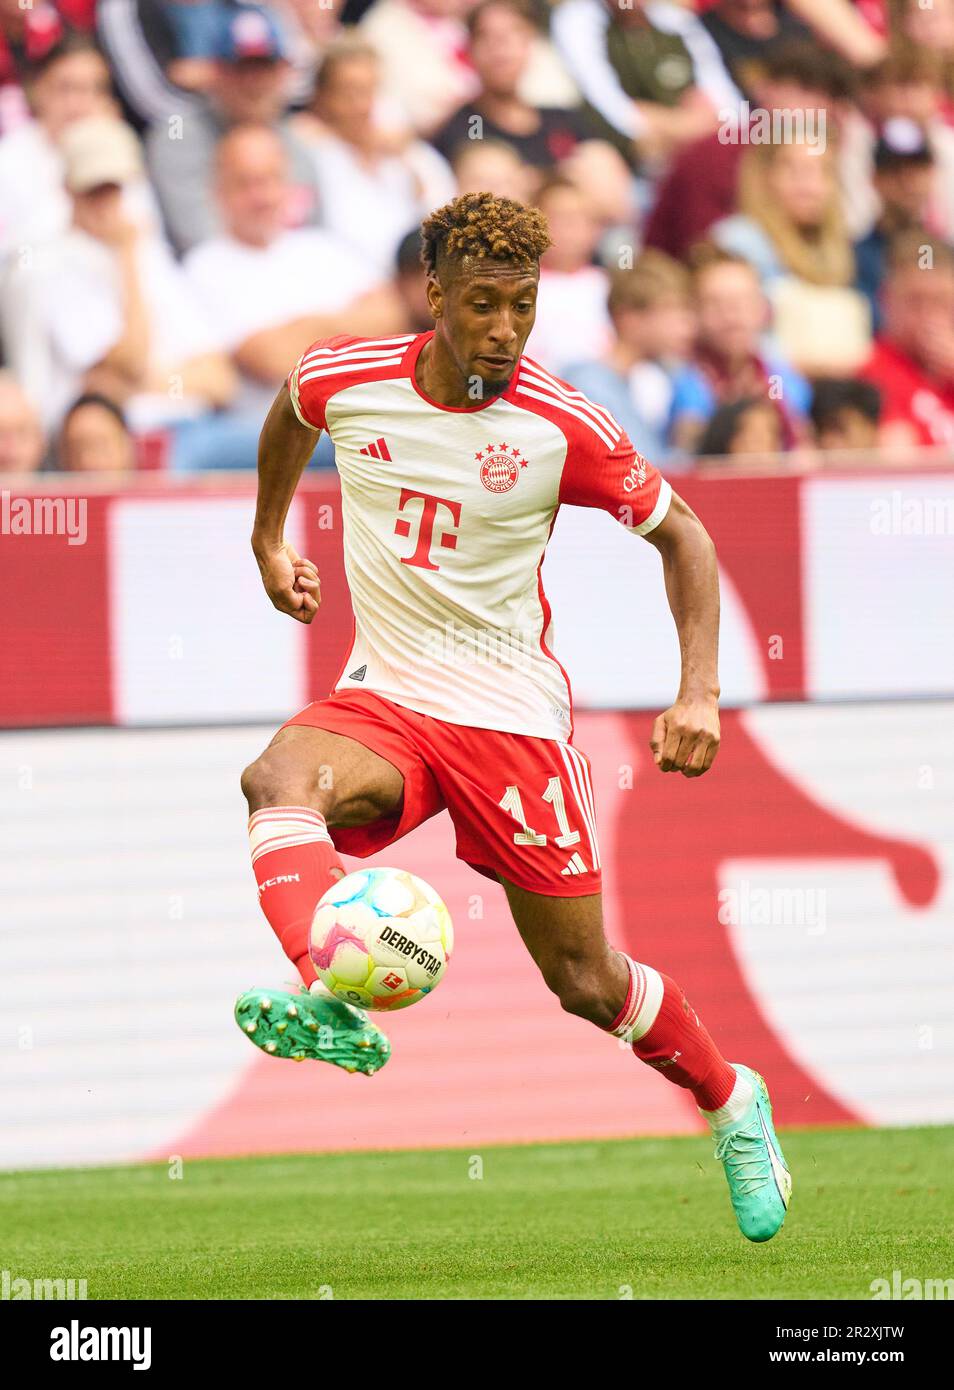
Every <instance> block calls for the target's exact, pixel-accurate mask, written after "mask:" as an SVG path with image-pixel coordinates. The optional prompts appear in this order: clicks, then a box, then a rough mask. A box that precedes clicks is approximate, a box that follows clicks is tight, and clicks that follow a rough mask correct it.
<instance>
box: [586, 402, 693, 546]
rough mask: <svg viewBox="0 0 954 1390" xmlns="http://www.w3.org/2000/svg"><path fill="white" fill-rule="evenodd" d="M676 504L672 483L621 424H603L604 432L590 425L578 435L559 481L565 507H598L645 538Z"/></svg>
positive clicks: (629, 529) (608, 417) (610, 417)
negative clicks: (632, 440) (630, 437)
mask: <svg viewBox="0 0 954 1390" xmlns="http://www.w3.org/2000/svg"><path fill="white" fill-rule="evenodd" d="M606 415H607V419H608V420H612V418H613V417H612V416H611V415H609V413H608V412H606ZM617 431H618V433H617ZM671 501H672V488H671V487H670V485H669V483H667V482H666V479H665V478H664V477H663V476H662V474H661V473H659V472H658V470H657V469H655V468H654V467H653V465H652V464H651V463H650V462H649V461H648V460H647V459H644V458H643V456H642V455H641V454H639V453H637V451H636V449H635V447H634V445H633V444H632V443H631V442H630V439H629V436H628V435H627V434H626V431H625V430H621V429H620V427H619V425H618V424H616V423H615V422H613V424H612V425H611V426H610V425H602V422H601V429H600V431H599V433H597V432H596V431H595V430H593V429H592V428H590V427H588V426H586V427H584V428H582V429H579V430H575V431H574V433H573V436H572V437H571V439H570V445H569V449H568V451H567V457H566V462H565V464H564V465H563V476H562V478H561V480H560V502H561V503H568V504H569V505H570V506H572V507H599V508H600V509H601V510H602V511H604V512H609V513H610V514H611V515H612V516H615V518H616V520H617V521H619V522H620V524H621V525H623V526H625V528H626V529H627V530H628V531H633V532H634V533H635V534H636V535H637V536H645V535H646V534H647V533H648V532H650V531H653V530H655V528H656V527H657V526H658V525H659V523H660V522H661V521H662V520H663V519H664V517H665V515H666V513H667V512H668V510H669V504H670V502H671Z"/></svg>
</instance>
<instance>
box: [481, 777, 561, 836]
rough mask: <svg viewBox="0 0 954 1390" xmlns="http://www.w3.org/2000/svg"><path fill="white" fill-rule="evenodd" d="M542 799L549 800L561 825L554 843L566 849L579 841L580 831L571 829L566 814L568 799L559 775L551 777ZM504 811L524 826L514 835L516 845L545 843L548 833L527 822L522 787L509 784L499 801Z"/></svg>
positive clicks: (558, 823)
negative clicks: (539, 832)
mask: <svg viewBox="0 0 954 1390" xmlns="http://www.w3.org/2000/svg"><path fill="white" fill-rule="evenodd" d="M541 800H543V801H548V802H549V803H550V805H551V806H552V807H553V811H554V814H555V815H556V818H557V825H558V826H559V827H560V834H559V835H557V836H556V837H555V839H554V844H555V845H558V846H559V847H560V849H565V848H566V847H567V846H568V845H575V844H578V843H579V839H580V832H579V831H578V830H571V829H570V822H569V819H568V817H567V814H566V801H565V800H564V796H563V785H562V783H561V781H560V779H559V777H551V778H550V780H549V782H548V783H547V787H546V791H545V792H543V793H542V796H541ZM497 805H498V806H500V807H501V808H502V809H503V810H504V811H507V812H508V814H510V815H511V816H513V818H514V820H515V821H517V822H518V824H519V825H522V826H523V829H522V830H518V831H517V832H516V833H515V834H514V837H513V842H514V844H515V845H545V844H546V842H547V837H546V835H540V834H538V833H537V831H536V830H531V828H530V826H529V825H528V824H527V819H526V816H525V815H524V813H523V799H522V797H521V795H520V788H519V787H516V786H509V787H508V788H507V790H506V791H505V792H504V794H503V796H502V797H501V798H500V800H499V801H498V802H497Z"/></svg>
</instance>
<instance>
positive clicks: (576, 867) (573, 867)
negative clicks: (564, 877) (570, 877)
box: [560, 854, 589, 874]
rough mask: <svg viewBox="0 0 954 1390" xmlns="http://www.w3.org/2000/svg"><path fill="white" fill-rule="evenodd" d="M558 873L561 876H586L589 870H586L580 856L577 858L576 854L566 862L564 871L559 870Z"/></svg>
mask: <svg viewBox="0 0 954 1390" xmlns="http://www.w3.org/2000/svg"><path fill="white" fill-rule="evenodd" d="M560 873H561V874H588V873H589V869H588V868H587V867H586V865H585V864H584V863H583V860H582V859H581V858H580V856H579V855H578V854H573V855H571V856H570V859H569V861H568V863H567V866H566V868H565V869H561V870H560Z"/></svg>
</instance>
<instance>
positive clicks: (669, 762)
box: [559, 387, 719, 777]
mask: <svg viewBox="0 0 954 1390" xmlns="http://www.w3.org/2000/svg"><path fill="white" fill-rule="evenodd" d="M567 390H568V391H569V390H571V388H569V387H567ZM577 398H578V400H579V402H580V405H579V407H578V409H579V411H580V412H581V414H580V418H581V420H582V421H583V424H582V425H580V426H576V427H573V426H571V427H569V428H568V429H567V430H566V433H567V438H568V440H569V447H568V449H567V457H566V462H565V464H564V468H563V474H562V477H561V479H560V490H559V500H560V502H561V503H564V502H568V503H569V504H570V505H571V506H577V507H599V508H601V509H602V510H603V511H607V512H610V513H611V514H612V515H613V516H615V517H616V519H617V521H619V522H621V523H622V525H623V526H625V527H626V529H627V531H629V532H630V533H631V534H633V535H636V536H642V538H643V539H644V540H647V541H649V543H650V544H651V545H654V546H655V547H656V549H657V550H658V551H659V553H660V555H661V556H662V562H663V574H664V576H665V580H666V594H667V596H668V598H669V607H670V608H671V610H672V615H673V617H674V618H675V621H676V629H677V631H678V633H679V650H680V653H681V656H682V676H681V679H680V682H679V693H678V695H677V696H676V700H675V703H674V704H672V705H671V706H670V707H669V709H667V710H666V711H665V712H664V713H663V714H661V715H660V716H659V718H658V719H657V720H656V722H655V723H654V725H653V732H652V738H651V739H650V747H651V748H652V750H653V757H654V758H655V760H656V766H657V767H658V768H659V769H660V770H661V771H662V772H681V773H682V774H683V776H684V777H701V776H702V774H703V773H704V772H708V770H709V768H710V767H711V766H712V762H713V759H714V758H715V755H716V753H717V752H718V750H719V676H718V645H719V572H718V569H717V567H716V558H715V546H714V545H713V544H712V541H711V540H710V539H709V536H708V534H707V532H706V530H705V528H704V526H703V525H702V522H701V521H700V520H699V518H698V517H697V516H696V515H695V514H694V512H692V511H691V509H690V508H689V507H688V506H687V505H686V503H685V502H684V501H683V500H682V498H681V497H679V496H678V495H677V494H676V493H675V492H673V490H672V488H671V486H670V485H669V483H668V482H667V481H666V480H665V478H663V477H662V476H661V474H660V473H659V472H658V471H657V469H655V468H654V467H653V465H652V464H651V463H650V462H649V461H648V459H644V458H643V457H642V455H641V454H639V453H638V452H637V451H636V449H635V448H634V447H633V445H632V443H631V441H630V440H629V438H628V436H627V435H626V433H625V431H624V430H623V429H622V428H621V427H620V425H619V424H618V423H617V422H616V421H615V420H614V419H613V417H612V416H611V415H610V414H609V412H608V411H606V410H605V409H604V408H603V407H601V406H595V405H594V404H593V403H592V402H591V401H588V400H587V399H586V397H584V396H583V395H582V393H580V392H578V393H577ZM575 403H576V401H574V404H575ZM594 419H595V422H596V425H597V426H598V428H596V427H594V426H593V424H592V423H591V422H592V421H593V420H594Z"/></svg>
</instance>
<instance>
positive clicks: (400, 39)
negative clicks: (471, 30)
mask: <svg viewBox="0 0 954 1390" xmlns="http://www.w3.org/2000/svg"><path fill="white" fill-rule="evenodd" d="M471 3H472V0H376V3H375V4H373V5H372V6H371V8H370V9H369V10H368V12H367V13H366V14H365V15H364V16H363V18H362V20H361V23H360V25H359V26H358V28H359V32H360V33H361V34H362V35H363V36H364V37H365V38H366V39H367V40H368V41H369V42H370V43H372V44H373V45H374V47H375V48H376V49H377V51H378V53H379V54H380V55H381V61H382V64H383V80H384V92H385V96H386V98H387V100H388V102H389V103H390V105H391V108H392V109H393V110H394V111H395V112H396V113H397V116H398V118H399V119H400V121H401V122H402V123H403V124H404V125H406V126H409V127H410V128H411V129H412V130H414V131H416V132H417V133H418V134H420V135H424V136H427V135H429V134H431V133H432V132H433V131H434V130H436V129H437V128H438V127H440V126H442V125H443V124H444V122H445V121H446V120H447V118H448V117H449V116H450V115H451V114H452V112H454V111H456V110H457V108H458V106H460V104H461V102H463V101H467V100H468V99H469V98H470V97H472V96H473V95H474V94H475V92H476V91H477V86H478V83H477V75H476V73H475V72H474V70H473V68H472V67H471V65H470V61H469V59H468V57H467V30H466V28H465V27H464V16H465V14H466V13H467V11H468V9H469V8H470V4H471Z"/></svg>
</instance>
